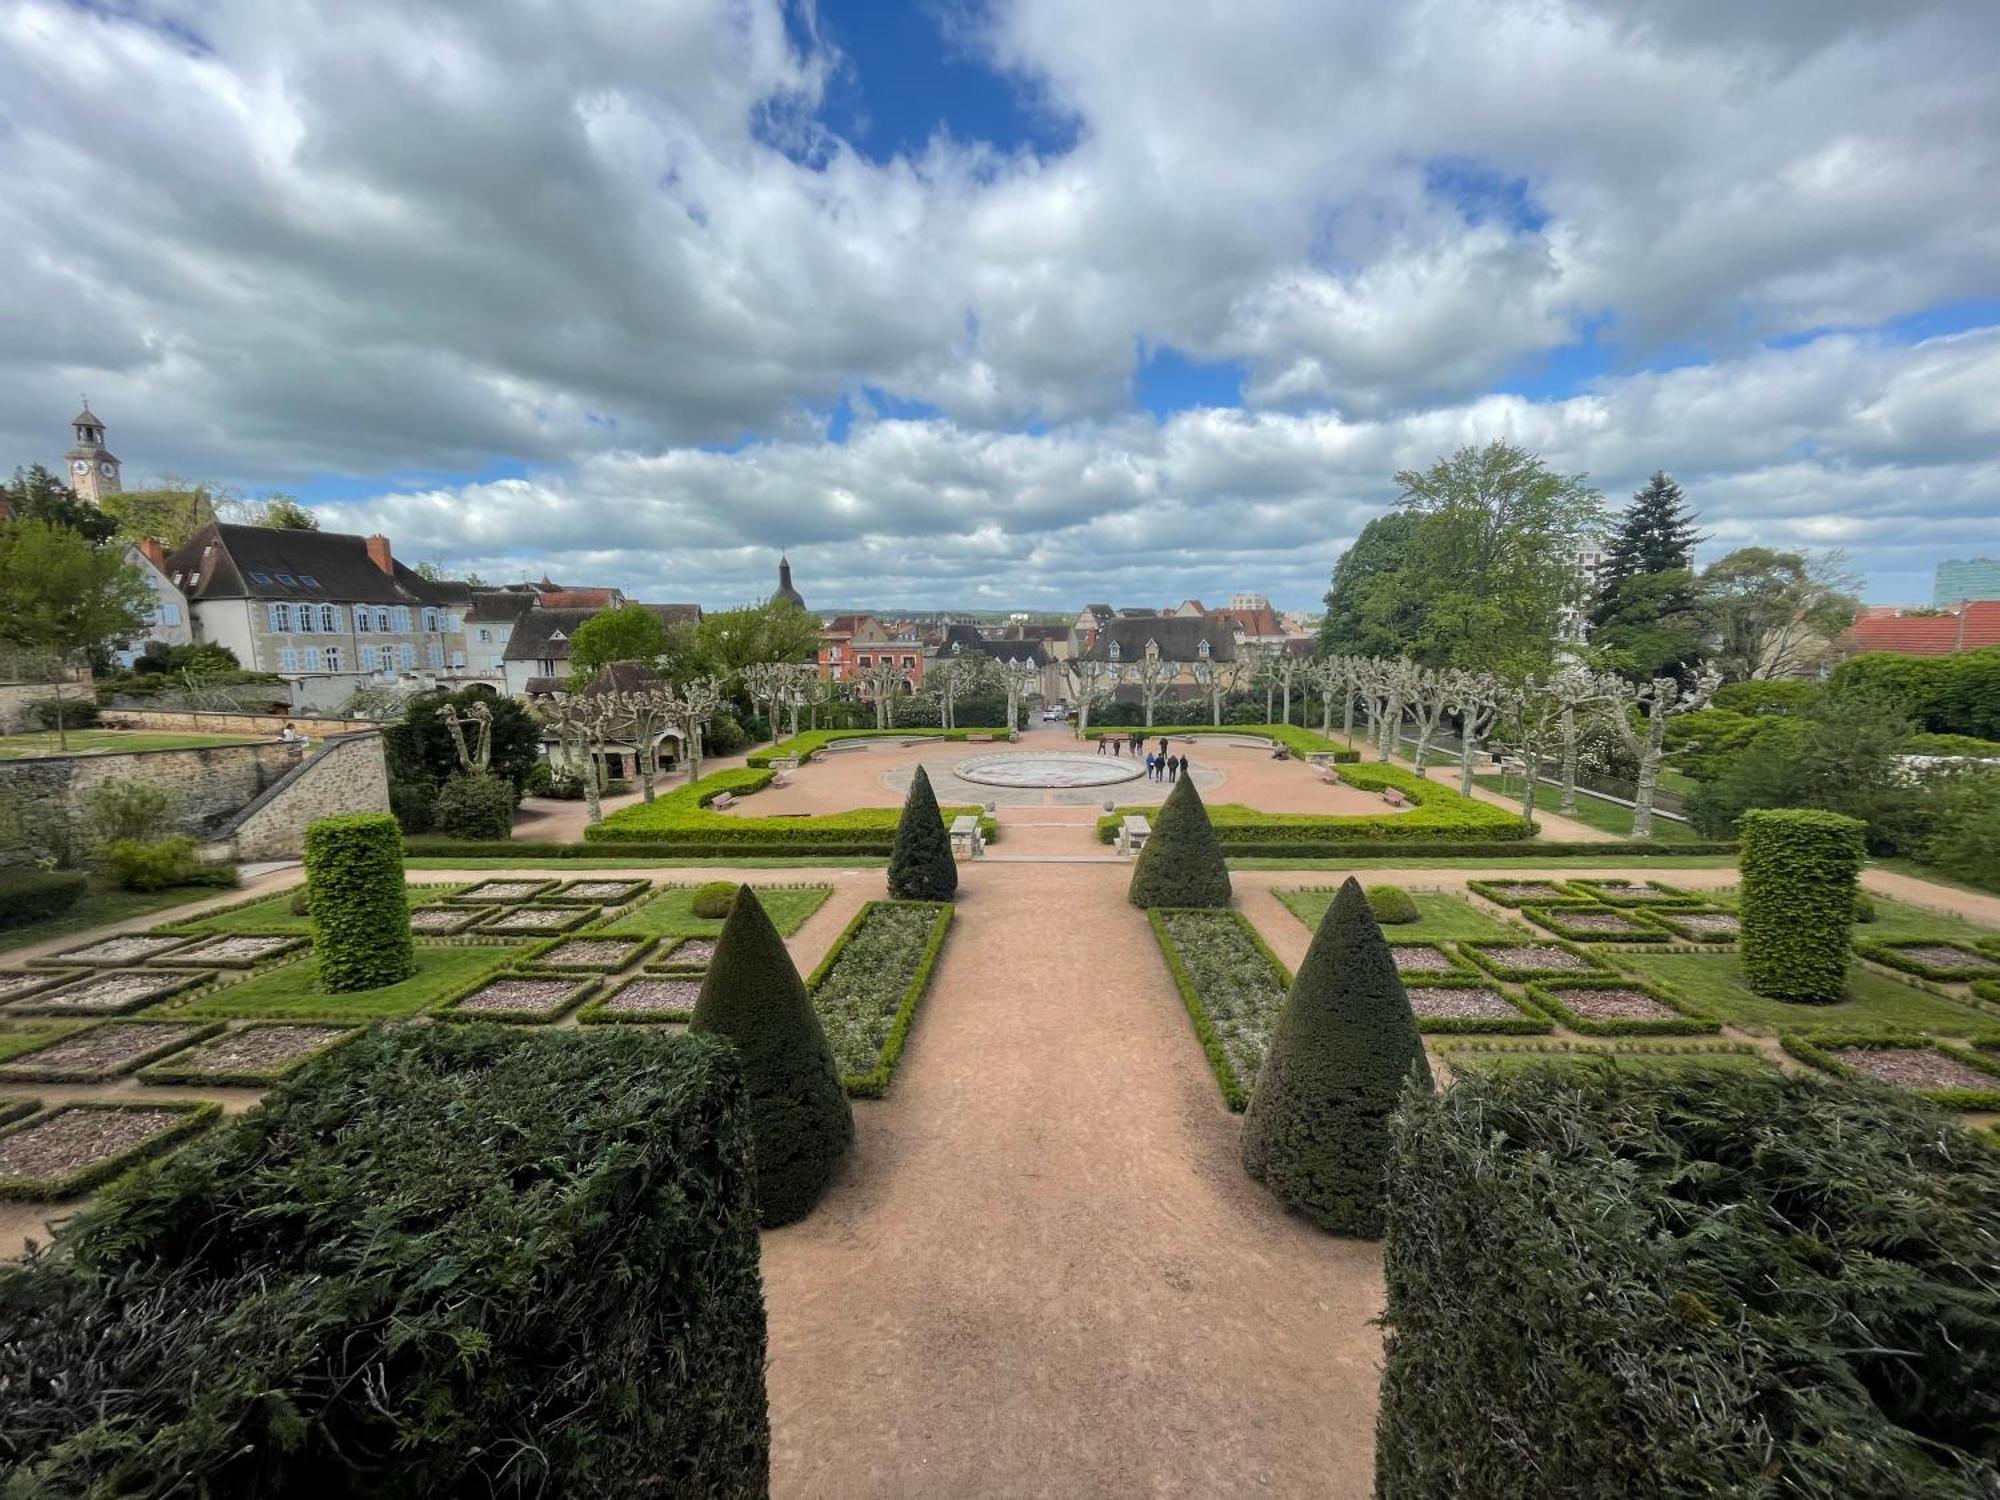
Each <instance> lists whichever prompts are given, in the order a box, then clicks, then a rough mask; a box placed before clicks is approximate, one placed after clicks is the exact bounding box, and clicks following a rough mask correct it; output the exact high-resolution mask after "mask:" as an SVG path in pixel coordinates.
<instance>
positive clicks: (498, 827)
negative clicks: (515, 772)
mask: <svg viewBox="0 0 2000 1500" xmlns="http://www.w3.org/2000/svg"><path fill="white" fill-rule="evenodd" d="M432 819H433V822H434V824H435V826H436V828H437V831H438V832H439V833H441V834H443V835H444V836H445V837H446V838H453V839H504V838H507V837H509V836H511V835H512V834H513V832H514V784H513V783H512V782H511V781H508V780H506V779H505V778H504V777H500V776H492V775H487V774H483V773H482V774H476V775H466V776H454V777H452V778H451V780H449V781H447V782H446V783H445V784H444V790H443V791H441V792H439V793H438V794H437V804H436V807H435V808H434V810H433V813H432Z"/></svg>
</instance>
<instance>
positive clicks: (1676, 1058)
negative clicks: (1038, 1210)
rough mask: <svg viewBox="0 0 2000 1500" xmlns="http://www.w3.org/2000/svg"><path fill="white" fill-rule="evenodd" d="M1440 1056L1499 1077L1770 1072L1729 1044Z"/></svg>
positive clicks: (1442, 1052) (1459, 1067)
mask: <svg viewBox="0 0 2000 1500" xmlns="http://www.w3.org/2000/svg"><path fill="white" fill-rule="evenodd" d="M1438 1056H1439V1057H1441V1058H1442V1059H1443V1060H1444V1061H1445V1062H1446V1063H1447V1064H1448V1065H1449V1066H1450V1067H1451V1069H1452V1070H1453V1071H1454V1072H1456V1073H1502V1072H1510V1071H1513V1070H1516V1069H1519V1068H1526V1067H1533V1066H1535V1065H1536V1064H1538V1063H1566V1064H1573V1065H1576V1066H1580V1067H1612V1068H1622V1069H1639V1070H1641V1071H1646V1072H1663V1071H1670V1070H1676V1069H1681V1068H1694V1067H1700V1068H1722V1069H1725V1070H1727V1071H1729V1072H1733V1073H1768V1072H1771V1071H1772V1070H1773V1069H1774V1068H1775V1067H1776V1064H1774V1063H1773V1062H1772V1061H1771V1060H1770V1059H1769V1058H1767V1057H1765V1056H1763V1054H1761V1053H1757V1052H1743V1051H1739V1050H1737V1049H1735V1048H1733V1047H1730V1046H1728V1045H1726V1044H1725V1045H1723V1046H1719V1047H1695V1046H1687V1047H1674V1048H1671V1049H1658V1050H1655V1049H1637V1048H1626V1047H1574V1048H1567V1047H1560V1046H1555V1047H1550V1046H1544V1047H1539V1048H1536V1047H1492V1046H1478V1045H1474V1046H1468V1047H1450V1048H1440V1049H1439V1052H1438Z"/></svg>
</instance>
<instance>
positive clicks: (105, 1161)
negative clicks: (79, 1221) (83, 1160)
mask: <svg viewBox="0 0 2000 1500" xmlns="http://www.w3.org/2000/svg"><path fill="white" fill-rule="evenodd" d="M79 1109H86V1110H93V1111H97V1110H107V1109H144V1110H166V1111H169V1112H170V1113H173V1114H177V1115H180V1116H181V1117H182V1118H181V1119H180V1120H178V1121H176V1122H175V1123H174V1124H172V1125H170V1126H168V1127H167V1128H166V1129H165V1130H163V1131H161V1132H160V1133H159V1134H158V1135H156V1136H154V1137H153V1138H152V1139H151V1140H148V1141H143V1142H141V1143H140V1144H139V1145H137V1146H134V1147H132V1148H131V1149H130V1150H129V1151H121V1152H119V1153H117V1154H116V1155H114V1156H107V1157H103V1158H101V1159H99V1160H97V1161H94V1162H89V1163H87V1164H85V1165H84V1166H81V1167H78V1168H77V1169H76V1170H75V1171H74V1172H71V1173H69V1174H68V1175H66V1176H63V1177H0V1198H7V1199H14V1200H17V1201H18V1200H21V1199H27V1200H30V1201H34V1202H39V1201H42V1200H45V1199H59V1198H74V1197H76V1196H78V1195H79V1194H81V1193H87V1192H89V1191H90V1190H91V1189H92V1188H94V1187H97V1186H99V1185H101V1184H103V1183H106V1182H109V1181H110V1180H111V1179H112V1178H114V1177H122V1176H123V1175H124V1174H125V1173H126V1172H128V1171H130V1170H131V1169H132V1168H133V1167H136V1166H138V1165H139V1164H140V1163H141V1162H146V1161H152V1160H153V1159H154V1158H156V1157H160V1156H164V1155H165V1154H166V1153H167V1152H169V1151H171V1150H173V1149H174V1148H175V1147H176V1146H178V1145H180V1144H181V1143H182V1142H183V1141H185V1140H187V1138H188V1137H189V1136H192V1135H194V1134H196V1133H198V1132H200V1131H203V1130H206V1129H207V1128H208V1126H209V1125H210V1124H211V1123H212V1122H213V1121H214V1120H216V1119H217V1118H218V1117H219V1116H220V1115H221V1114H222V1106H221V1105H220V1104H190V1103H183V1102H181V1101H178V1100H162V1101H158V1102H155V1101H153V1100H150V1099H146V1100H140V1099H117V1100H107V1101H103V1102H97V1101H92V1102H89V1103H77V1104H62V1105H58V1106H57V1107H56V1108H54V1109H52V1110H50V1111H49V1112H48V1113H47V1114H38V1115H34V1116H32V1117H30V1118H27V1119H22V1120H17V1121H16V1122H15V1123H14V1124H12V1125H9V1126H7V1127H6V1128H5V1129H0V1137H5V1136H9V1135H13V1134H14V1133H15V1132H16V1131H20V1130H26V1129H29V1128H31V1127H33V1126H38V1125H42V1124H45V1123H47V1122H48V1121H50V1120H53V1119H54V1118H56V1116H58V1115H64V1114H68V1113H70V1112H71V1111H73V1110H79Z"/></svg>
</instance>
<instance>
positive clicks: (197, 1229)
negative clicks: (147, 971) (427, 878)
mask: <svg viewBox="0 0 2000 1500" xmlns="http://www.w3.org/2000/svg"><path fill="white" fill-rule="evenodd" d="M749 1152H750V1147H749V1136H748V1118H747V1107H746V1100H745V1097H744V1093H743V1086H742V1080H741V1075H740V1071H739V1069H738V1066H737V1064H736V1062H735V1060H734V1059H733V1058H732V1057H731V1056H730V1055H729V1051H728V1049H727V1048H726V1047H723V1046H721V1045H719V1044H717V1043H715V1042H712V1041H706V1040H702V1039H699V1038H667V1037H663V1036H661V1035H659V1034H657V1033H654V1032H643V1031H640V1030H639V1029H637V1028H631V1029H628V1028H623V1027H619V1028H606V1029H604V1030H599V1031H592V1032H577V1031H561V1032H545V1033H541V1034H533V1035H523V1034H522V1033H521V1031H520V1029H519V1028H509V1029H506V1030H503V1029H502V1028H498V1027H488V1026H471V1025H468V1026H451V1027H430V1028H422V1029H404V1030H401V1031H397V1032H393V1033H388V1034H380V1035H375V1036H370V1037H366V1038H363V1039H362V1040H360V1041H357V1042H355V1043H353V1044H351V1045H350V1046H348V1047H345V1048H343V1049H341V1050H340V1051H339V1052H337V1053H335V1054H333V1055H332V1056H330V1057H328V1058H326V1059H323V1060H321V1061H319V1062H316V1063H314V1064H313V1065H311V1066H310V1067H309V1068H307V1069H306V1070H305V1071H304V1072H303V1073H301V1074H300V1075H299V1076H298V1077H297V1078H296V1079H295V1080H294V1081H292V1082H291V1083H288V1084H285V1085H281V1086H280V1088H279V1089H278V1091H277V1092H276V1093H275V1094H273V1095H272V1096H270V1097H269V1098H267V1099H266V1100H265V1103H264V1107H263V1108H261V1109H259V1110H256V1111H253V1112H252V1113H251V1114H249V1115H247V1116H245V1117H243V1118H242V1119H240V1120H239V1121H237V1122H233V1123H232V1124H231V1125H229V1126H227V1127H225V1128H223V1129H222V1130H219V1131H216V1132H212V1133H211V1134H210V1136H209V1137H208V1138H207V1139H206V1140H205V1141H204V1142H201V1143H198V1144H197V1145H196V1146H194V1147H193V1148H191V1149H188V1150H184V1151H183V1152H181V1153H180V1154H179V1155H178V1156H176V1157H174V1158H171V1159H170V1160H168V1161H167V1162H166V1163H165V1164H164V1165H162V1166H161V1167H159V1168H157V1169H155V1170H154V1171H152V1172H150V1173H149V1174H146V1175H142V1176H141V1177H138V1178H136V1179H131V1180H128V1181H127V1182H126V1183H124V1184H122V1185H120V1186H118V1187H114V1188H113V1189H111V1190H110V1192H109V1193H108V1195H107V1197H106V1198H105V1199H104V1200H103V1201H102V1202H101V1203H100V1204H99V1205H98V1206H97V1207H95V1208H94V1209H92V1210H91V1211H90V1212H89V1213H88V1214H87V1215H86V1216H85V1217H84V1218H83V1219H80V1220H79V1221H77V1222H76V1223H75V1224H73V1225H72V1226H70V1228H69V1230H68V1231H66V1232H65V1236H64V1239H65V1241H66V1242H67V1245H68V1247H69V1248H70V1249H71V1250H72V1251H73V1252H74V1253H73V1254H71V1255H58V1256H55V1257H52V1258H46V1259H42V1260H38V1261H35V1262H31V1263H29V1264H27V1265H25V1266H19V1267H13V1268H9V1269H7V1270H5V1271H0V1350H4V1351H6V1352H5V1353H4V1354H0V1361H4V1365H0V1380H4V1381H5V1382H6V1385H7V1390H8V1399H7V1402H6V1403H5V1407H4V1414H0V1450H4V1451H5V1452H6V1453H7V1457H8V1460H9V1462H10V1463H12V1464H13V1465H14V1466H15V1468H14V1472H13V1474H12V1476H11V1485H12V1486H14V1487H10V1488H9V1490H8V1491H7V1492H8V1493H10V1494H13V1493H19V1494H24V1495H25V1494H75V1495H81V1494H86V1493H87V1494H104V1495H110V1494H117V1495H131V1496H141V1495H144V1496H166V1495H169V1494H176V1495H178V1494H188V1495H192V1494H212V1495H241V1496H269V1495H315V1496H326V1497H339V1500H360V1497H362V1496H386V1497H416V1496H432V1495H474V1494H477V1495H481V1496H518V1497H523V1500H525V1497H528V1496H534V1495H544V1494H547V1495H593V1494H594V1495H614V1494H615V1495H633V1494H660V1495H686V1494H699V1495H718V1496H746V1497H747V1496H751V1495H762V1494H763V1493H764V1492H765V1485H766V1482H767V1475H768V1446H769V1434H768V1428H767V1424H766V1417H765V1405H764V1383H763V1362H764V1314H763V1307H762V1300H761V1287H760V1281H759V1273H758V1259H757V1256H758V1249H757V1235H756V1214H755V1208H754V1205H753V1203H752V1200H751V1196H750V1180H749ZM16 1487H17V1488H16Z"/></svg>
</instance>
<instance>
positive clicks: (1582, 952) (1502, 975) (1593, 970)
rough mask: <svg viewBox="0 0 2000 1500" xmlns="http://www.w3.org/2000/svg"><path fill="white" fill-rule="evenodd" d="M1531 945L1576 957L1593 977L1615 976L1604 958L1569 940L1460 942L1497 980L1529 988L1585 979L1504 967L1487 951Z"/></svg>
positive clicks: (1527, 937) (1533, 936) (1525, 937)
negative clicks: (1531, 983)
mask: <svg viewBox="0 0 2000 1500" xmlns="http://www.w3.org/2000/svg"><path fill="white" fill-rule="evenodd" d="M1530 945H1532V946H1534V947H1537V948H1561V949H1563V950H1564V951H1565V952H1568V953H1574V954H1575V955H1576V956H1577V957H1578V958H1580V959H1582V960H1583V961H1584V963H1585V964H1586V965H1587V966H1588V972H1589V974H1590V975H1599V974H1609V973H1611V972H1613V971H1612V969H1611V966H1610V965H1609V964H1607V963H1605V962H1604V960H1603V959H1602V957H1600V956H1599V955H1598V954H1595V953H1592V952H1590V951H1589V950H1588V949H1586V948H1583V947H1580V946H1579V945H1578V944H1576V943H1572V942H1571V941H1570V940H1569V939H1568V938H1562V937H1551V936H1548V935H1545V934H1543V933H1523V934H1522V935H1521V936H1520V937H1517V938H1460V939H1459V940H1458V950H1459V952H1460V953H1462V954H1463V955H1464V956H1465V957H1467V958H1469V959H1471V960H1472V961H1473V963H1475V964H1477V965H1478V966H1479V967H1480V968H1482V969H1484V970H1485V971H1486V972H1487V973H1489V974H1491V975H1492V976H1493V977H1494V978H1496V979H1509V980H1512V981H1513V982H1514V983H1516V984H1526V983H1527V982H1528V981H1530V980H1534V979H1568V978H1572V977H1574V978H1583V977H1585V976H1584V975H1579V974H1573V973H1571V972H1566V971H1551V970H1548V969H1517V968H1515V967H1513V966H1512V965H1511V964H1503V963H1501V962H1500V961H1499V960H1498V959H1496V958H1494V957H1492V955H1491V954H1489V953H1488V952H1487V951H1486V950H1487V949H1489V948H1521V947H1527V946H1530Z"/></svg>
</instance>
